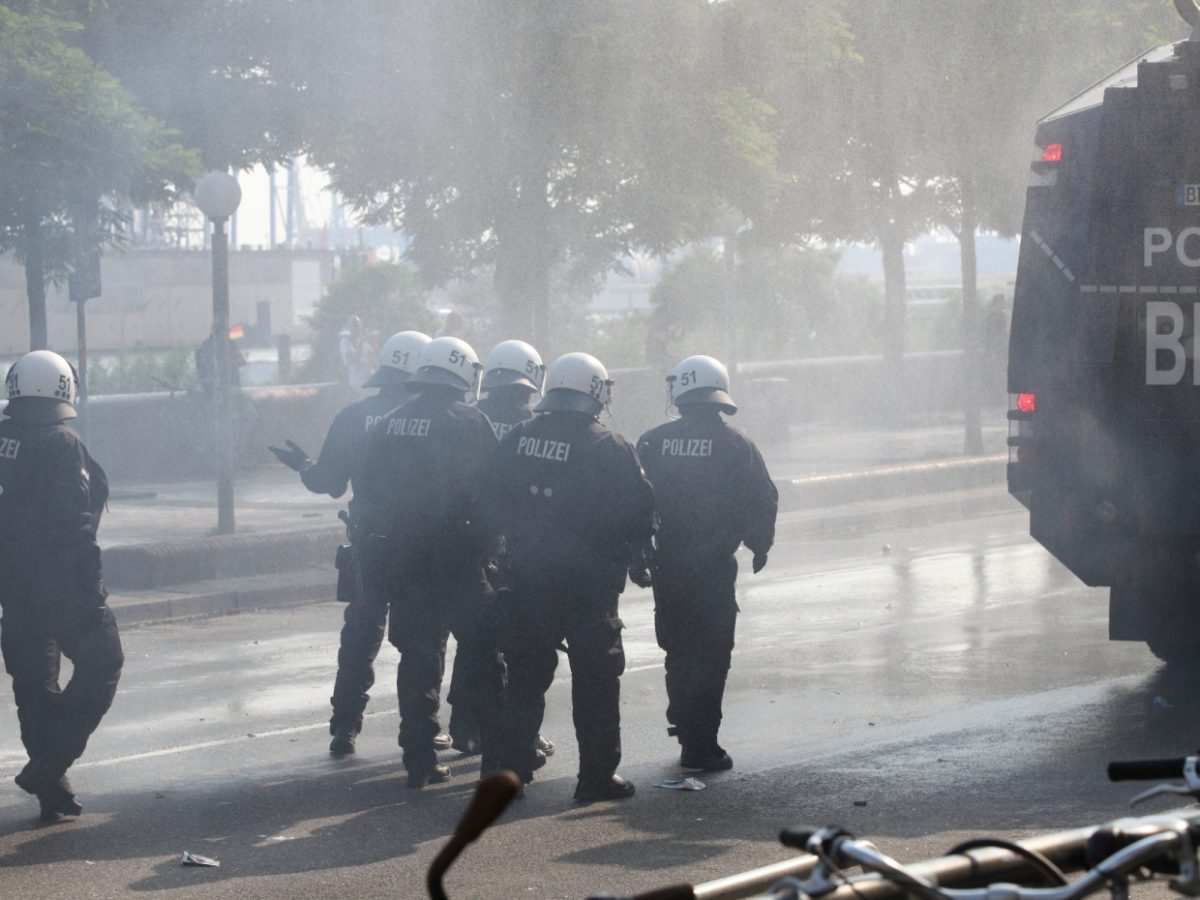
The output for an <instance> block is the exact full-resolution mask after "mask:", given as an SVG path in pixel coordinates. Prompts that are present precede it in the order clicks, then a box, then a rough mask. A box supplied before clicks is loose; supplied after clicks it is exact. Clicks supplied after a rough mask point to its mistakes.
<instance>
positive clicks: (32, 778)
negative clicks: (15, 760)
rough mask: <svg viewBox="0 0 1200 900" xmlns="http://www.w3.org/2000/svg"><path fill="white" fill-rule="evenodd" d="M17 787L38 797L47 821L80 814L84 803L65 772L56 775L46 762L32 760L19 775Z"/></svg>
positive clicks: (43, 815) (44, 818)
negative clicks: (76, 794) (80, 800)
mask: <svg viewBox="0 0 1200 900" xmlns="http://www.w3.org/2000/svg"><path fill="white" fill-rule="evenodd" d="M13 780H14V781H16V783H17V787H19V788H20V789H21V790H23V791H25V792H26V793H28V794H33V795H34V796H36V797H37V798H38V804H39V805H40V806H41V817H42V820H43V821H45V822H54V821H57V820H58V819H60V818H62V817H63V816H78V815H80V814H81V813H82V812H83V804H82V803H80V802H79V798H78V797H76V796H75V789H74V788H73V787H71V782H70V781H69V780H68V779H67V776H66V775H65V774H63V775H58V776H55V774H54V772H53V771H51V769H50V767H49V766H47V765H46V764H45V763H42V762H36V761H34V760H30V761H29V762H28V763H27V764H26V766H25V768H23V769H22V770H21V771H20V772H19V773H17V777H16V778H14V779H13Z"/></svg>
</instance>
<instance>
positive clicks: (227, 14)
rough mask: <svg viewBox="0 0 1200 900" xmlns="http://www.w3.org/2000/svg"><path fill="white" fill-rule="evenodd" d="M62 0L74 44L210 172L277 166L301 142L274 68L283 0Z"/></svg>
mask: <svg viewBox="0 0 1200 900" xmlns="http://www.w3.org/2000/svg"><path fill="white" fill-rule="evenodd" d="M55 5H56V6H57V7H58V8H59V9H61V10H62V15H63V16H64V18H69V19H70V20H72V21H74V22H77V23H79V26H80V27H79V29H78V30H77V31H75V32H74V33H73V34H72V35H70V36H69V39H70V40H71V42H72V43H73V44H75V45H77V46H78V47H80V49H82V50H83V51H84V52H86V53H87V54H88V56H89V57H90V58H91V59H92V60H93V61H94V62H95V63H96V65H98V66H99V67H101V68H102V69H104V70H105V71H106V72H109V73H111V74H112V75H114V76H115V77H116V78H117V79H118V80H119V81H120V83H121V84H122V86H123V87H124V88H125V89H126V90H128V91H130V92H131V93H132V94H133V95H134V96H135V97H136V98H137V102H138V104H139V105H140V106H141V107H142V108H143V109H144V110H145V111H146V112H148V113H149V114H151V115H153V116H155V117H156V118H158V119H159V120H161V121H163V122H165V123H166V124H167V125H169V126H170V127H171V128H172V129H174V130H175V132H176V133H177V134H178V137H179V141H180V142H181V143H182V144H183V145H184V146H187V147H190V148H193V149H195V150H197V151H198V152H199V153H200V154H201V156H202V159H203V162H204V165H205V167H206V168H208V169H222V170H224V169H226V168H232V169H235V170H237V169H248V168H250V167H252V166H254V165H255V164H257V163H265V164H267V165H272V164H276V163H281V162H284V161H285V160H287V159H288V158H289V157H290V156H291V155H292V154H293V153H295V152H296V150H297V149H298V148H299V146H300V144H301V138H300V135H299V134H298V132H297V118H298V115H299V108H300V107H299V104H298V103H295V102H287V101H289V100H292V99H293V98H291V97H290V96H289V95H288V94H286V93H285V92H282V91H281V90H279V87H278V85H277V84H276V82H275V81H274V79H273V78H272V76H271V73H270V64H271V59H270V54H271V52H272V49H273V46H274V45H273V38H274V35H275V32H276V30H277V27H278V26H277V23H276V21H275V17H276V15H277V14H278V12H279V6H280V5H281V4H278V3H276V2H275V0H249V2H231V0H188V2H186V3H181V2H179V0H137V2H117V0H108V2H96V0H55ZM284 5H286V4H284ZM330 6H336V4H330ZM297 24H300V23H297Z"/></svg>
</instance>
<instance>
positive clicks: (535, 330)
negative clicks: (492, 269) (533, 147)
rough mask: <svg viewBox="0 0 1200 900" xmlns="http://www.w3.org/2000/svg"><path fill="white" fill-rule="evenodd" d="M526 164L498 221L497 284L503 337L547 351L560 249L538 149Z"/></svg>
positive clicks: (495, 284) (545, 167)
mask: <svg viewBox="0 0 1200 900" xmlns="http://www.w3.org/2000/svg"><path fill="white" fill-rule="evenodd" d="M530 156H531V157H533V158H532V159H531V160H530V161H529V162H528V163H527V164H525V165H524V166H522V172H521V179H520V189H519V192H518V194H517V197H516V198H515V200H514V201H513V203H512V204H511V205H510V206H509V209H508V210H507V212H506V213H505V214H504V215H503V216H502V218H501V219H500V220H499V221H498V222H497V227H496V231H497V237H498V240H499V248H498V251H497V255H496V274H495V276H494V280H493V284H494V286H495V288H496V294H497V296H498V297H499V300H500V326H501V328H502V329H503V332H504V339H512V338H516V339H519V340H526V341H529V342H530V343H532V344H533V345H534V346H535V347H537V348H538V349H539V350H541V352H542V353H543V354H546V353H547V352H548V350H547V348H548V347H549V345H550V341H551V334H550V271H551V268H552V267H553V265H554V262H555V260H556V257H557V253H556V251H555V248H554V246H553V240H552V235H551V228H550V204H549V200H548V198H547V196H546V190H547V184H548V176H547V174H546V173H547V168H548V167H547V166H546V165H545V164H542V163H540V162H539V161H538V158H537V157H538V154H536V153H534V154H530Z"/></svg>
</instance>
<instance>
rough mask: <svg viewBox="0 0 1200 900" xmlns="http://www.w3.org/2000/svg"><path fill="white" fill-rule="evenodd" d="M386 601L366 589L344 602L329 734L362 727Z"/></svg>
mask: <svg viewBox="0 0 1200 900" xmlns="http://www.w3.org/2000/svg"><path fill="white" fill-rule="evenodd" d="M387 613H388V604H387V600H385V599H384V598H382V597H380V596H379V595H378V594H375V593H371V592H367V593H366V594H360V595H359V596H358V597H356V598H354V599H353V600H351V601H350V602H349V603H347V604H346V611H345V614H344V615H343V618H342V634H341V639H340V642H339V643H338V657H337V661H338V669H337V677H336V678H335V679H334V682H333V696H332V697H330V698H329V702H330V704H331V705H332V706H333V716H332V718H330V720H329V733H330V734H335V733H336V732H337V731H338V729H339V728H349V729H351V730H352V731H354V732H355V733H356V734H357V733H358V732H359V731H361V730H362V722H363V710H365V709H366V707H367V700H368V699H369V696H368V695H369V692H370V690H371V686H372V685H374V684H375V665H374V664H375V657H376V656H378V655H379V648H380V646H382V644H383V633H384V626H385V623H386V622H387Z"/></svg>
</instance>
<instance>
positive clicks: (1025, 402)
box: [1017, 394, 1037, 413]
mask: <svg viewBox="0 0 1200 900" xmlns="http://www.w3.org/2000/svg"><path fill="white" fill-rule="evenodd" d="M1017 409H1019V410H1020V411H1021V412H1023V413H1031V412H1035V411H1036V410H1037V394H1017Z"/></svg>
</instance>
